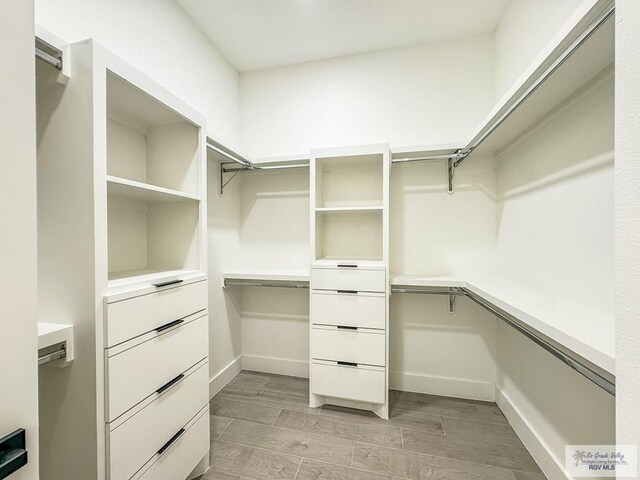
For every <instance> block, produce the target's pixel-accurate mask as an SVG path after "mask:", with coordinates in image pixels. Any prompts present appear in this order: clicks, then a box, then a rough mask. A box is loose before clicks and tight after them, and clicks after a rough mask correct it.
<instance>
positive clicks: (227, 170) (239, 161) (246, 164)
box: [207, 142, 309, 195]
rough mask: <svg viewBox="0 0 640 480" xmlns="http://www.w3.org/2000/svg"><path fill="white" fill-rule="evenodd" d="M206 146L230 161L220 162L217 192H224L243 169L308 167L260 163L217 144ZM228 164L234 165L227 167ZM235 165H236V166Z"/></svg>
mask: <svg viewBox="0 0 640 480" xmlns="http://www.w3.org/2000/svg"><path fill="white" fill-rule="evenodd" d="M207 148H209V149H211V150H213V151H215V152H218V153H219V154H220V155H222V156H224V157H226V158H228V159H229V160H231V162H221V163H220V183H219V193H220V195H223V194H224V187H226V186H227V185H228V184H229V182H231V180H233V179H234V178H235V177H236V175H238V173H240V172H243V171H245V170H286V169H290V168H309V164H308V163H295V164H283V165H260V164H257V163H254V162H252V161H251V160H247V159H246V158H243V157H241V156H240V155H236V154H233V153H231V152H229V151H226V150H225V149H224V148H220V147H219V146H217V145H214V144H212V143H211V142H207ZM229 165H234V166H233V167H229ZM236 165H237V166H236ZM225 174H232V175H231V177H229V178H225Z"/></svg>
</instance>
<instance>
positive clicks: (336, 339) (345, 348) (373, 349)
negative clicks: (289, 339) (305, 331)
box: [311, 326, 386, 367]
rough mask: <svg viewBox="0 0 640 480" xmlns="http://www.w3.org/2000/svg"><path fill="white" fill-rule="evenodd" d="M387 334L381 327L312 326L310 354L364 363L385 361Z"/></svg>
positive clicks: (379, 363)
mask: <svg viewBox="0 0 640 480" xmlns="http://www.w3.org/2000/svg"><path fill="white" fill-rule="evenodd" d="M385 339H386V335H385V334H384V332H382V331H380V330H368V331H367V330H362V329H357V330H345V329H343V328H339V327H324V326H319V327H313V328H312V329H311V356H312V358H313V359H317V360H335V361H340V362H349V363H355V364H358V365H360V364H364V365H376V366H379V367H384V366H385V365H386V342H385Z"/></svg>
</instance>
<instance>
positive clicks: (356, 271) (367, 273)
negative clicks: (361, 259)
mask: <svg viewBox="0 0 640 480" xmlns="http://www.w3.org/2000/svg"><path fill="white" fill-rule="evenodd" d="M386 283H387V282H386V274H385V271H384V269H383V268H382V269H373V268H370V267H369V268H367V267H355V268H353V267H343V268H340V267H314V268H312V269H311V288H312V289H319V290H348V291H355V292H385V291H386Z"/></svg>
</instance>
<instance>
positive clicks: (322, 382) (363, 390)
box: [311, 361, 387, 403]
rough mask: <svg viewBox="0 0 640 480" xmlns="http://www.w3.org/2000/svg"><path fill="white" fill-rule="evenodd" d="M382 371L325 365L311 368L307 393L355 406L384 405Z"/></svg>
mask: <svg viewBox="0 0 640 480" xmlns="http://www.w3.org/2000/svg"><path fill="white" fill-rule="evenodd" d="M386 388H387V387H386V378H385V371H384V368H379V367H362V366H360V367H344V366H339V365H336V364H330V363H329V362H315V361H314V362H313V363H312V364H311V392H312V393H315V394H316V395H324V396H327V397H336V398H346V399H349V400H356V401H359V402H368V403H384V402H385V398H386V395H385V393H386Z"/></svg>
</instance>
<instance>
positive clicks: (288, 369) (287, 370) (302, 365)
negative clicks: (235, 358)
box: [242, 355, 309, 378]
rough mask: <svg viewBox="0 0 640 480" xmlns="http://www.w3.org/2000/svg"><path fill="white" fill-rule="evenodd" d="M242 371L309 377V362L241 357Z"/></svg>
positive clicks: (252, 356) (254, 356)
mask: <svg viewBox="0 0 640 480" xmlns="http://www.w3.org/2000/svg"><path fill="white" fill-rule="evenodd" d="M242 369H243V370H254V371H256V372H265V373H277V374H280V375H291V376H292V377H305V378H308V377H309V362H307V361H303V360H292V359H290V358H276V357H262V356H260V355H242Z"/></svg>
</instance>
